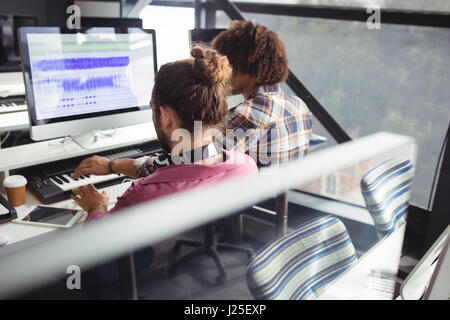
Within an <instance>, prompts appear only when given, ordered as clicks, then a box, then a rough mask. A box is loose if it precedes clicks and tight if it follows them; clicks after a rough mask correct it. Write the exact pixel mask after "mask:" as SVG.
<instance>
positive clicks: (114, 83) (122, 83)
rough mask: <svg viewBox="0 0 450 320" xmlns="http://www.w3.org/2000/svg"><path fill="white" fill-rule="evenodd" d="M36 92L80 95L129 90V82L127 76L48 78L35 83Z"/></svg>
mask: <svg viewBox="0 0 450 320" xmlns="http://www.w3.org/2000/svg"><path fill="white" fill-rule="evenodd" d="M34 85H35V90H36V92H39V93H41V94H54V93H57V92H61V93H62V92H63V93H65V94H74V93H75V94H80V93H85V92H86V93H87V92H93V91H96V90H109V89H118V88H128V87H129V85H130V84H129V80H128V77H127V76H126V75H125V74H123V73H122V74H112V75H107V76H87V77H63V78H61V77H48V78H44V79H41V80H38V81H36V82H35V84H34Z"/></svg>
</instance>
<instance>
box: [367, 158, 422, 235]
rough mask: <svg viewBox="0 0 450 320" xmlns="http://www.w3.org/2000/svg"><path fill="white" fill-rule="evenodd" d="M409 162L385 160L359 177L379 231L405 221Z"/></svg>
mask: <svg viewBox="0 0 450 320" xmlns="http://www.w3.org/2000/svg"><path fill="white" fill-rule="evenodd" d="M413 176H414V166H413V163H412V162H411V161H410V160H408V159H405V158H394V159H391V160H388V161H385V162H383V163H381V164H379V165H377V166H376V167H374V168H373V169H371V170H369V171H368V172H367V173H366V174H365V175H364V176H363V177H362V178H361V192H362V195H363V198H364V201H365V203H366V207H367V210H369V212H370V215H371V216H372V219H373V221H374V223H375V227H376V228H377V230H378V231H379V232H381V233H382V234H389V233H391V232H393V231H394V230H395V229H396V228H397V227H399V226H400V225H402V224H403V223H404V222H405V221H406V213H407V210H408V205H409V196H410V189H411V184H412V179H413Z"/></svg>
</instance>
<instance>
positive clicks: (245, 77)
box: [211, 20, 312, 167]
mask: <svg viewBox="0 0 450 320" xmlns="http://www.w3.org/2000/svg"><path fill="white" fill-rule="evenodd" d="M211 46H212V48H213V49H215V50H217V51H218V52H219V53H220V54H223V55H225V56H226V57H227V58H228V60H229V61H230V64H231V66H232V68H233V76H232V78H231V86H232V90H233V93H234V94H238V93H241V94H242V95H243V96H244V98H245V102H244V103H242V104H240V105H238V106H236V107H234V108H232V109H231V110H230V113H229V116H228V125H227V128H228V129H229V130H228V133H231V136H230V135H229V134H227V139H226V140H225V147H226V148H227V149H231V150H238V151H241V152H245V153H248V154H250V156H252V157H253V158H254V160H255V161H256V162H257V165H258V166H259V167H264V166H269V165H277V164H281V163H284V162H286V161H289V160H293V159H297V158H299V157H301V156H303V155H305V154H306V153H307V152H308V148H309V141H310V139H311V127H312V114H311V112H310V111H309V109H308V107H307V106H306V104H305V103H304V102H303V101H302V100H301V99H300V98H298V97H295V96H292V95H289V94H286V93H285V92H284V91H283V90H282V89H281V85H280V84H281V83H283V82H285V81H286V79H287V77H288V75H289V69H288V59H287V57H286V49H285V46H284V44H283V42H282V41H281V40H280V38H279V37H278V35H277V34H276V33H275V32H273V31H270V30H269V29H267V28H266V27H264V26H262V25H259V24H257V23H253V22H251V21H238V20H235V21H232V22H231V23H230V25H229V27H228V29H227V30H225V31H223V32H221V33H220V34H218V35H217V36H216V37H215V38H214V39H213V41H212V43H211ZM237 131H240V132H241V134H240V135H239V134H233V132H234V133H235V132H237ZM242 132H244V134H242Z"/></svg>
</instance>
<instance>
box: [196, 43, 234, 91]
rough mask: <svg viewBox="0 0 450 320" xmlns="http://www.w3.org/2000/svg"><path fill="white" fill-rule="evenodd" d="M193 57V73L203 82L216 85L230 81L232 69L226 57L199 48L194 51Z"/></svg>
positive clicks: (213, 51)
mask: <svg viewBox="0 0 450 320" xmlns="http://www.w3.org/2000/svg"><path fill="white" fill-rule="evenodd" d="M191 55H192V56H193V57H194V65H193V67H192V69H193V72H194V74H195V75H196V76H197V77H198V78H199V79H201V80H202V81H203V82H206V83H208V84H210V85H214V84H218V83H221V82H225V81H228V80H229V79H230V77H231V74H232V69H231V66H230V64H229V62H228V59H227V57H226V56H223V55H220V54H218V53H217V52H216V51H215V50H211V49H205V48H202V47H198V46H197V47H194V48H193V49H192V51H191Z"/></svg>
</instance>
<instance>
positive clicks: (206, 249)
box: [168, 213, 253, 283]
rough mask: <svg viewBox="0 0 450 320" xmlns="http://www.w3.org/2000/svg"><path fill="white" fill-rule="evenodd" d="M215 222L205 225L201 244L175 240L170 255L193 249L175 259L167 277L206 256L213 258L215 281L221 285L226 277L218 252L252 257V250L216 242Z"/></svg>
mask: <svg viewBox="0 0 450 320" xmlns="http://www.w3.org/2000/svg"><path fill="white" fill-rule="evenodd" d="M232 218H233V219H234V221H239V219H241V214H240V213H238V214H235V215H233V217H232ZM216 227H217V221H215V222H212V223H209V224H207V225H206V226H205V227H204V229H203V242H200V241H192V240H177V241H175V245H174V246H173V248H172V253H173V254H177V253H178V252H179V251H180V249H181V247H182V246H189V247H194V248H195V249H194V250H193V251H192V252H190V253H188V254H186V255H185V256H183V257H181V258H178V259H175V260H174V261H173V262H172V263H171V266H170V267H169V270H168V271H169V275H173V274H174V273H175V272H176V271H177V269H178V267H179V266H181V265H182V264H184V263H186V262H188V261H190V260H191V259H193V258H196V257H198V256H201V255H204V254H207V255H209V256H210V257H212V258H213V260H214V262H215V264H216V267H217V269H218V271H219V275H218V277H217V281H218V282H219V283H222V282H224V281H225V280H226V278H227V275H226V272H225V268H224V265H223V263H222V261H221V260H220V256H219V253H218V250H220V249H225V250H231V251H239V252H243V253H246V254H247V255H248V256H249V257H251V256H252V255H253V249H252V248H250V247H247V246H244V245H238V244H232V243H225V242H218V240H217V234H216Z"/></svg>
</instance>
